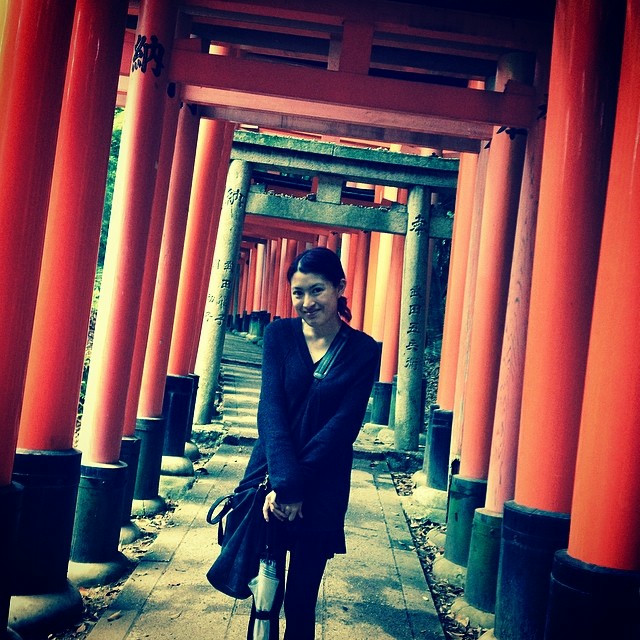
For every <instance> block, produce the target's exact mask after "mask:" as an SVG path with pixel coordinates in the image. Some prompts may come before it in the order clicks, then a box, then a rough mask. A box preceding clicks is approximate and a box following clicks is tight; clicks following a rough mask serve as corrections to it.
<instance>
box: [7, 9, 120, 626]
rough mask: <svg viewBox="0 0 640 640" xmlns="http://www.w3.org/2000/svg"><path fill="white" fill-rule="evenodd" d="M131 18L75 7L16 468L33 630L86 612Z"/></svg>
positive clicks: (21, 610)
mask: <svg viewBox="0 0 640 640" xmlns="http://www.w3.org/2000/svg"><path fill="white" fill-rule="evenodd" d="M126 15H127V3H126V2H125V1H123V0H119V1H118V2H114V3H95V2H92V1H89V0H78V2H77V5H76V13H75V20H74V26H73V32H72V37H71V49H70V55H69V63H68V65H67V77H66V89H65V94H64V99H63V102H62V112H61V116H60V128H59V132H58V140H57V149H56V162H55V166H54V170H53V179H52V185H51V195H50V198H49V214H48V218H47V227H46V234H45V241H44V250H43V257H42V268H41V271H40V284H39V289H38V300H37V304H36V311H35V319H34V326H33V334H32V339H31V349H30V352H29V366H28V369H27V376H26V382H25V392H24V400H23V406H22V415H21V420H20V433H19V436H18V447H19V449H18V451H17V452H16V457H15V464H14V479H15V480H17V481H18V482H20V484H22V485H23V486H24V487H25V492H24V500H23V505H22V514H21V518H20V525H19V528H18V538H17V544H16V546H15V548H14V557H15V558H16V559H17V564H18V565H19V566H20V571H19V573H18V575H17V578H16V580H15V581H14V585H13V587H14V593H16V592H17V593H19V594H20V596H17V597H16V596H14V598H13V599H12V604H11V617H12V618H17V619H18V620H19V621H20V627H21V628H22V629H25V630H26V628H27V627H29V626H30V625H31V624H32V623H33V619H34V616H35V617H37V618H38V619H39V621H40V622H41V623H43V622H44V623H45V624H46V621H47V619H48V617H49V616H51V615H52V612H53V611H54V610H55V614H53V615H54V616H56V615H58V616H60V615H69V616H70V617H75V616H77V615H78V613H79V609H81V598H80V595H79V594H78V593H77V591H75V589H72V588H71V587H67V565H68V562H69V553H70V548H71V538H72V533H73V521H74V516H75V509H76V494H77V491H78V483H79V480H80V451H78V450H76V449H73V448H72V447H73V437H74V431H75V426H76V417H77V410H78V396H79V394H80V385H81V379H82V369H83V362H84V355H85V344H86V339H87V328H88V324H89V314H90V309H91V298H92V294H93V283H94V275H95V267H96V257H97V254H98V244H99V238H100V227H101V220H102V207H103V201H104V190H105V180H106V173H107V165H108V161H109V147H110V142H111V128H112V122H113V111H114V106H115V101H116V92H117V83H118V73H119V69H120V57H121V56H120V51H121V49H122V43H123V37H124V26H125V20H126ZM47 117H48V116H47ZM43 521H46V522H47V523H49V526H48V527H46V528H43V527H42V526H41V523H42V522H43ZM42 567H47V570H46V571H44V572H43V571H42ZM44 594H47V595H46V597H43V596H44ZM32 596H37V598H35V599H34V598H33V597H32Z"/></svg>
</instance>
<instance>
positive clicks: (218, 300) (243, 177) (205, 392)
mask: <svg viewBox="0 0 640 640" xmlns="http://www.w3.org/2000/svg"><path fill="white" fill-rule="evenodd" d="M250 178H251V166H250V165H249V164H247V163H246V162H244V161H242V160H233V161H232V162H231V166H230V167H229V177H228V179H227V185H226V191H225V196H224V202H223V206H222V213H221V216H220V230H219V234H218V239H217V241H216V250H215V253H214V257H213V268H212V272H211V283H210V285H209V295H208V296H207V305H206V308H205V314H204V322H203V326H202V336H201V338H200V344H199V347H198V356H197V359H196V373H197V374H198V375H199V376H200V387H199V389H198V396H197V398H196V406H195V414H194V420H195V422H196V423H197V424H207V423H209V422H210V421H211V417H212V416H213V415H214V413H215V405H214V403H215V391H216V385H217V383H218V374H219V372H220V359H221V357H222V347H223V344H224V334H225V324H226V323H225V322H224V320H225V317H226V309H227V308H228V306H229V296H230V294H231V290H232V287H231V283H232V277H233V265H234V263H235V261H236V258H237V255H238V251H239V249H240V240H241V236H242V225H243V222H244V215H245V205H246V202H247V193H248V190H249V180H250Z"/></svg>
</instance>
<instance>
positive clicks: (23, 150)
mask: <svg viewBox="0 0 640 640" xmlns="http://www.w3.org/2000/svg"><path fill="white" fill-rule="evenodd" d="M74 5H75V3H74V2H67V3H63V5H62V6H61V5H60V3H58V2H53V1H52V0H39V1H37V0H34V1H32V2H24V3H22V4H21V5H20V8H21V11H20V16H19V23H18V24H16V20H15V14H13V13H12V11H13V10H15V9H9V14H8V22H7V28H11V29H16V28H17V31H15V32H14V33H13V34H12V35H10V36H8V40H7V42H8V43H9V42H10V43H11V46H12V47H13V48H12V50H11V51H8V50H6V49H4V53H3V62H2V71H3V73H6V72H7V71H10V72H9V73H8V75H7V77H6V78H3V79H2V80H0V83H1V88H2V89H3V92H2V97H1V98H0V100H1V102H0V107H2V108H3V111H4V113H3V115H2V116H0V117H2V121H3V122H4V123H11V126H4V127H3V128H2V131H1V132H0V166H1V167H2V171H0V256H2V259H1V260H0V309H2V316H1V320H0V353H1V354H2V357H1V358H0V389H2V392H1V393H0V414H1V415H2V420H1V421H0V440H1V441H2V443H3V445H2V449H1V451H2V453H0V486H4V485H7V484H9V483H10V482H11V472H12V469H13V458H14V452H15V446H16V441H17V437H18V424H19V420H20V409H21V403H22V396H23V391H24V383H25V377H26V372H27V362H28V357H29V345H30V342H31V329H32V327H33V318H34V312H35V306H36V294H37V290H38V277H39V273H40V261H41V257H42V249H43V243H44V234H45V224H46V220H47V208H48V200H49V192H50V189H51V178H52V173H53V164H54V158H55V150H56V136H57V133H58V123H59V118H60V109H61V104H62V93H63V88H64V80H65V70H66V63H67V55H68V50H69V42H70V39H71V29H72V25H73V11H74ZM34 42H35V43H37V44H38V54H37V55H34ZM5 55H9V56H11V60H10V61H9V60H5V59H4V56H5ZM25 136H27V137H25ZM35 140H37V144H33V141H35ZM27 141H31V144H27ZM27 212H28V215H26V213H27Z"/></svg>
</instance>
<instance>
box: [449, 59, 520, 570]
mask: <svg viewBox="0 0 640 640" xmlns="http://www.w3.org/2000/svg"><path fill="white" fill-rule="evenodd" d="M514 62H515V65H517V64H518V62H519V60H518V58H517V57H516V56H513V57H511V56H509V58H508V59H504V58H503V59H501V61H500V63H499V72H498V77H497V79H496V84H497V88H498V89H504V85H505V84H506V81H507V80H508V79H509V78H513V77H515V78H517V79H519V80H521V81H522V80H525V81H526V75H525V72H524V71H520V70H518V69H517V68H516V69H515V70H514V66H515V65H514ZM525 142H526V138H525V136H516V137H515V138H514V139H511V137H510V136H509V135H507V134H506V132H501V133H498V128H497V127H496V128H495V129H494V134H493V138H492V140H491V151H490V154H489V164H488V167H487V179H486V187H485V192H484V202H483V215H482V228H481V231H480V246H479V250H478V271H477V280H476V293H475V304H474V307H475V308H474V312H473V324H472V327H471V344H470V352H469V370H468V377H467V383H466V390H465V395H466V399H465V412H464V429H463V432H462V447H461V456H460V472H459V475H455V476H454V477H453V479H452V482H451V498H450V501H449V514H452V516H453V517H451V515H450V519H449V522H450V523H451V527H450V528H449V529H448V530H447V543H446V547H445V554H446V557H447V558H448V559H449V560H451V561H452V562H454V563H456V564H459V565H463V566H466V565H467V559H468V554H469V542H470V539H471V524H472V521H473V515H474V512H475V510H476V509H477V508H478V507H482V506H483V505H484V501H485V492H486V478H487V474H488V470H489V452H490V448H491V433H492V427H493V417H494V409H495V400H496V390H497V384H498V373H499V369H500V353H501V347H502V337H503V332H504V318H505V309H506V304H507V293H508V287H509V274H510V271H511V258H512V254H513V242H514V234H515V226H516V219H517V213H518V201H519V196H520V184H521V181H522V166H523V161H524V150H525Z"/></svg>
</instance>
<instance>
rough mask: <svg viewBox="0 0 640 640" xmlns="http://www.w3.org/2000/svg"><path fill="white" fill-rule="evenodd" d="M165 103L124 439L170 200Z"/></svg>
mask: <svg viewBox="0 0 640 640" xmlns="http://www.w3.org/2000/svg"><path fill="white" fill-rule="evenodd" d="M165 101H166V103H165V110H164V118H163V124H162V140H161V142H160V154H159V159H158V169H157V173H156V182H155V187H154V192H153V204H152V206H151V222H150V224H149V236H148V238H147V251H146V254H145V263H144V276H143V280H142V289H141V293H140V309H139V311H138V324H137V326H136V338H135V347H134V351H133V361H132V363H131V375H130V376H129V388H128V389H127V403H126V406H125V414H124V435H125V436H126V437H131V436H133V435H134V434H135V430H136V418H137V415H138V401H139V399H140V388H141V386H142V372H143V369H144V359H145V354H146V352H147V341H148V338H149V322H150V320H151V312H152V309H153V292H154V290H155V286H156V276H157V272H158V260H159V257H160V246H161V244H162V229H163V226H164V218H165V214H166V209H167V199H168V197H169V180H170V179H171V165H172V164H173V152H174V147H175V140H176V132H177V126H178V115H179V112H180V101H179V100H177V99H176V98H170V97H169V96H168V95H167V96H166V98H165Z"/></svg>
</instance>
